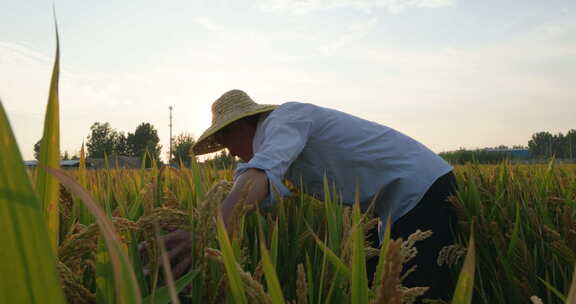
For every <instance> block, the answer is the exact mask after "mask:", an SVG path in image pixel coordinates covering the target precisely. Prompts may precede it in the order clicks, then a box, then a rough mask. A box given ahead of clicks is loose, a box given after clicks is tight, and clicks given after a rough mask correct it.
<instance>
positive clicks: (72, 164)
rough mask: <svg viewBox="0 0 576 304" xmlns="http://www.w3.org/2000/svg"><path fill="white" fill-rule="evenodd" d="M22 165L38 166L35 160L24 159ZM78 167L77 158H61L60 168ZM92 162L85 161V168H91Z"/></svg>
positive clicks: (78, 161) (28, 166)
mask: <svg viewBox="0 0 576 304" xmlns="http://www.w3.org/2000/svg"><path fill="white" fill-rule="evenodd" d="M24 166H26V167H27V168H35V167H37V166H38V161H37V160H26V161H24ZM78 167H80V160H79V159H72V160H61V161H60V168H63V169H69V168H78ZM91 167H92V164H91V163H90V162H89V161H88V160H87V161H86V168H91Z"/></svg>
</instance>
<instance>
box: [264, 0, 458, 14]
mask: <svg viewBox="0 0 576 304" xmlns="http://www.w3.org/2000/svg"><path fill="white" fill-rule="evenodd" d="M455 3H456V0H258V1H257V4H256V7H257V8H259V9H261V10H263V11H267V12H288V13H291V14H307V13H310V12H313V11H319V10H326V9H333V8H350V9H356V10H359V11H363V12H371V11H372V10H374V9H385V10H387V11H388V12H390V13H392V14H397V13H400V12H402V11H404V10H406V9H410V8H437V7H444V6H452V5H454V4H455Z"/></svg>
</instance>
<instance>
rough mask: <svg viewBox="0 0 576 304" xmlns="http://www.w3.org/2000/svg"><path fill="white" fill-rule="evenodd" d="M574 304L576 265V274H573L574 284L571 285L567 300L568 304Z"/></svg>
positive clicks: (575, 266) (575, 269)
mask: <svg viewBox="0 0 576 304" xmlns="http://www.w3.org/2000/svg"><path fill="white" fill-rule="evenodd" d="M574 303H576V265H574V272H572V283H571V284H570V290H569V291H568V298H567V299H566V304H574Z"/></svg>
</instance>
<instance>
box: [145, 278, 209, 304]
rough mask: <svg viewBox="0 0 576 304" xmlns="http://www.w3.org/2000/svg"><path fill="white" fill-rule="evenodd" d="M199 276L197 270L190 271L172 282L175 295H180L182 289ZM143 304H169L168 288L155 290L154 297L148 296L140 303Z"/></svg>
mask: <svg viewBox="0 0 576 304" xmlns="http://www.w3.org/2000/svg"><path fill="white" fill-rule="evenodd" d="M198 274H199V271H198V270H194V271H190V272H188V273H187V274H185V275H183V276H182V277H181V278H180V279H178V280H176V282H174V287H175V290H176V293H180V292H181V291H182V290H183V289H184V287H186V286H188V284H190V282H192V280H194V279H195V278H196V277H197V276H198ZM142 303H143V304H168V303H170V292H169V290H168V287H166V286H165V287H162V288H158V289H156V292H155V294H154V296H149V297H147V298H145V299H144V300H143V301H142Z"/></svg>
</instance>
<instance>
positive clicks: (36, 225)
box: [0, 100, 65, 303]
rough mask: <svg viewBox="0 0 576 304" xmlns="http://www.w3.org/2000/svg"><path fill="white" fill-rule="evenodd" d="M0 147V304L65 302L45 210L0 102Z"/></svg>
mask: <svg viewBox="0 0 576 304" xmlns="http://www.w3.org/2000/svg"><path fill="white" fill-rule="evenodd" d="M0 146H1V147H2V157H0V231H2V233H0V244H2V249H1V250H0V273H1V274H2V275H0V290H1V292H0V303H40V302H42V301H44V300H46V299H50V301H51V302H52V303H65V300H64V295H63V293H62V288H61V287H60V281H59V279H58V274H57V272H56V258H55V254H54V252H53V249H51V245H50V242H49V238H48V230H47V226H46V220H45V218H44V212H43V210H42V209H41V207H40V203H39V202H38V200H37V198H36V195H35V193H34V189H33V188H32V184H31V183H30V179H29V178H28V175H27V174H26V171H25V170H24V166H23V163H24V161H23V160H22V156H21V155H20V151H19V150H18V146H17V144H16V140H15V138H14V134H13V133H12V129H11V127H10V124H9V123H8V118H7V117H6V113H5V112H4V106H3V105H2V101H1V100H0ZM8 274H9V275H8Z"/></svg>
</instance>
